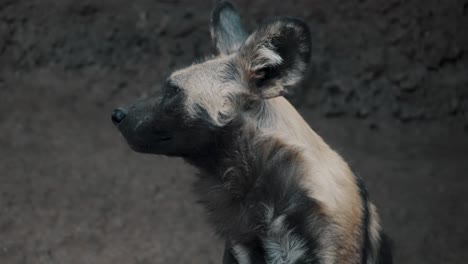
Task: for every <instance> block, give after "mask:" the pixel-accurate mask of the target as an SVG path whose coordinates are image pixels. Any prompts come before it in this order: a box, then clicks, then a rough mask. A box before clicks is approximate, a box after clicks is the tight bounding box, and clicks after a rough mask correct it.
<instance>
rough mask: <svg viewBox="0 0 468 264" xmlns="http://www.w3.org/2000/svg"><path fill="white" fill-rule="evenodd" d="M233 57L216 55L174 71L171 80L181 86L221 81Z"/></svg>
mask: <svg viewBox="0 0 468 264" xmlns="http://www.w3.org/2000/svg"><path fill="white" fill-rule="evenodd" d="M230 59H231V57H227V56H224V57H216V58H213V59H209V60H206V61H204V62H201V63H197V64H193V65H191V66H189V67H186V68H183V69H180V70H177V71H175V72H173V73H172V74H171V75H170V77H169V81H170V82H171V83H173V84H175V85H178V86H180V87H181V88H186V89H187V88H190V87H193V86H198V85H200V84H206V83H213V82H221V81H222V80H223V77H224V76H225V75H226V71H225V69H226V65H227V64H228V62H229V60H230Z"/></svg>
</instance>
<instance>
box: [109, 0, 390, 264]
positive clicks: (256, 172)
mask: <svg viewBox="0 0 468 264" xmlns="http://www.w3.org/2000/svg"><path fill="white" fill-rule="evenodd" d="M212 23H213V24H212V27H211V33H212V36H213V40H214V42H215V45H216V47H217V49H218V52H219V55H218V56H216V57H214V58H210V59H207V60H205V61H202V62H200V63H196V64H193V65H191V66H189V67H186V68H184V69H181V70H178V71H175V72H173V73H172V74H171V75H170V76H169V78H168V79H167V82H166V83H165V85H164V88H163V89H162V91H161V92H158V93H156V94H155V95H154V96H152V97H150V98H147V99H143V100H140V101H138V102H135V103H133V104H131V105H129V106H127V107H124V108H121V109H119V110H118V113H119V116H118V118H117V117H114V122H115V123H116V125H117V126H118V127H119V129H120V131H121V132H122V134H123V135H124V137H125V138H126V140H127V141H128V143H129V145H130V146H131V147H132V148H133V149H134V150H136V151H140V152H146V153H154V154H163V155H169V156H179V157H183V158H184V159H185V160H187V161H188V162H190V163H191V164H193V165H194V166H196V167H197V168H198V169H199V170H200V174H199V178H198V181H197V183H196V188H195V190H196V191H197V193H198V195H199V197H200V202H201V203H202V204H203V205H204V207H205V208H206V211H207V213H208V219H209V221H210V222H211V223H212V225H213V227H214V228H215V230H216V231H217V233H218V234H219V235H220V236H221V237H223V238H224V239H225V240H226V252H225V257H224V263H239V264H250V263H268V264H280V263H282V264H295V263H296V264H298V263H326V264H331V263H340V264H357V263H360V264H374V263H380V264H383V263H391V255H390V253H389V251H388V248H389V247H388V246H389V243H388V240H387V239H386V237H385V236H384V235H383V234H382V230H381V227H380V221H379V217H378V214H377V211H376V208H375V206H374V205H373V204H372V203H370V201H369V200H368V195H367V192H366V190H365V187H364V184H363V183H362V181H361V180H359V179H358V178H356V177H355V176H354V174H353V173H352V171H351V170H350V168H349V166H348V165H347V163H346V162H345V161H344V160H343V159H342V158H341V157H340V156H339V155H338V154H337V153H336V152H335V151H333V150H332V149H331V148H330V147H329V146H328V145H327V144H326V143H325V142H324V141H323V139H322V138H321V137H320V136H319V135H317V134H316V133H315V132H314V131H313V130H312V129H311V128H310V127H309V125H308V124H307V123H306V122H305V121H304V119H303V118H302V117H301V116H300V115H299V113H298V112H297V111H296V110H295V109H294V107H293V106H292V105H291V104H290V103H289V102H288V101H287V100H286V99H285V98H284V97H282V95H284V94H285V93H286V92H287V91H288V89H291V88H293V87H294V86H295V85H297V84H298V83H299V82H300V80H301V79H302V78H303V76H304V73H305V72H306V68H307V64H308V60H309V56H310V52H311V43H310V42H311V39H310V34H309V30H308V27H307V25H306V24H305V23H304V22H302V21H300V20H297V19H293V18H277V19H274V20H271V21H269V22H267V23H265V24H263V25H261V26H260V27H259V28H258V29H257V30H256V31H254V32H253V33H252V34H248V33H247V31H246V30H245V28H244V27H243V26H242V24H241V21H240V16H239V14H238V13H237V11H236V10H235V9H234V7H233V6H232V5H231V4H229V3H227V2H221V3H219V4H218V5H217V7H216V8H215V10H214V12H213V18H212Z"/></svg>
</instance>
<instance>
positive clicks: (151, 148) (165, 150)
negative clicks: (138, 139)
mask: <svg viewBox="0 0 468 264" xmlns="http://www.w3.org/2000/svg"><path fill="white" fill-rule="evenodd" d="M128 145H129V146H130V148H131V149H132V150H133V151H135V152H138V153H144V154H157V155H167V156H173V155H175V154H174V153H173V151H172V150H171V145H172V144H171V139H170V138H165V139H163V140H158V141H156V142H152V143H151V144H146V143H135V142H128Z"/></svg>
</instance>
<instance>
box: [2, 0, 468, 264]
mask: <svg viewBox="0 0 468 264" xmlns="http://www.w3.org/2000/svg"><path fill="white" fill-rule="evenodd" d="M235 4H236V6H237V7H238V8H239V9H240V10H241V12H242V14H243V15H244V17H245V19H246V21H247V25H249V26H250V28H254V27H255V25H258V24H259V23H260V22H261V21H264V20H266V19H267V18H270V17H273V16H278V15H288V16H297V17H301V18H303V19H304V20H306V21H307V22H308V24H309V25H310V26H311V28H312V32H313V38H312V39H313V56H312V60H311V62H312V66H311V68H310V72H309V74H308V76H307V78H306V80H305V81H304V82H303V85H302V86H301V87H299V88H298V89H297V90H296V92H295V93H294V94H293V95H291V96H290V99H291V101H292V102H293V103H294V104H295V105H296V106H297V107H298V108H299V110H300V112H301V113H303V115H304V117H305V119H306V120H307V121H308V122H309V124H310V125H311V126H312V128H313V129H315V130H316V131H317V132H318V133H319V134H320V135H322V136H323V137H324V139H325V140H326V141H327V142H328V143H329V144H330V145H331V146H332V147H333V148H334V149H336V150H337V151H338V152H339V153H341V154H342V155H343V157H344V158H345V159H346V160H347V161H349V163H350V165H351V167H352V168H353V170H354V171H355V172H356V174H358V175H360V176H361V177H362V178H364V180H365V182H366V184H367V187H368V189H369V193H370V196H371V199H372V200H373V201H375V203H376V205H377V206H378V208H379V211H380V214H381V216H382V219H383V225H384V227H385V229H386V230H387V231H388V234H389V235H390V237H391V238H392V239H393V242H394V246H395V260H396V261H395V262H396V263H411V264H419V263H421V264H422V263H424V264H435V263H449V264H450V263H454V264H455V263H456V264H462V263H467V262H466V261H467V259H468V202H467V200H468V199H467V196H466V195H467V194H468V1H467V0H463V1H462V0H460V1H457V0H445V1H440V0H439V1H436V0H406V1H403V0H367V1H366V0H353V1H339V0H303V1H286V0H283V1H272V0H270V1H266V0H258V1H247V0H242V1H241V0H239V1H236V2H235ZM212 6H213V2H212V1H189V0H180V1H169V0H159V1H157V0H134V1H127V0H94V1H91V0H84V1H76V0H0V263H1V264H16V263H18V264H22V263H34V264H36V263H38V264H42V263H44V264H45V263H47V264H56V263H57V264H62V263H66V264H74V263H80V264H84V263H93V264H94V263H99V264H111V263H112V264H120V263H136V264H149V263H221V261H220V260H221V255H222V248H223V242H222V241H220V240H219V239H218V238H216V236H215V235H214V234H213V233H212V231H211V229H210V228H209V226H208V225H207V223H206V220H205V217H204V212H203V209H202V208H201V207H200V205H198V204H197V202H196V197H194V195H193V193H192V182H193V181H194V179H195V176H194V169H193V168H191V167H189V166H188V165H186V164H185V163H184V162H183V161H182V160H179V159H174V158H166V157H159V156H151V155H142V154H137V153H134V152H132V151H131V150H130V149H129V147H128V146H127V145H126V143H125V142H124V140H123V139H122V137H121V136H120V134H119V133H118V131H117V130H116V129H115V128H114V126H113V125H112V123H111V121H110V113H111V111H112V109H114V108H115V107H117V106H119V105H122V104H124V103H126V102H129V101H132V100H134V99H136V98H138V97H140V96H143V95H144V94H146V93H149V92H151V90H153V89H157V88H158V84H159V83H161V82H162V80H163V78H164V76H165V75H167V74H168V73H170V72H171V70H173V69H176V68H178V67H183V66H184V65H187V64H189V63H191V62H192V61H193V59H196V58H202V57H203V56H206V55H210V54H212V53H213V51H214V49H213V47H212V44H211V41H210V36H209V30H208V26H209V18H210V15H209V13H210V10H211V8H212Z"/></svg>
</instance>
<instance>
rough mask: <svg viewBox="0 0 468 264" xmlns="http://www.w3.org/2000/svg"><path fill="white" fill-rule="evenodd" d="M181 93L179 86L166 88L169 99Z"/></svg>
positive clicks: (170, 85)
mask: <svg viewBox="0 0 468 264" xmlns="http://www.w3.org/2000/svg"><path fill="white" fill-rule="evenodd" d="M179 92H180V88H179V87H178V86H177V85H173V84H168V85H167V86H166V90H165V93H166V96H168V97H173V96H175V95H177V94H178V93H179Z"/></svg>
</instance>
